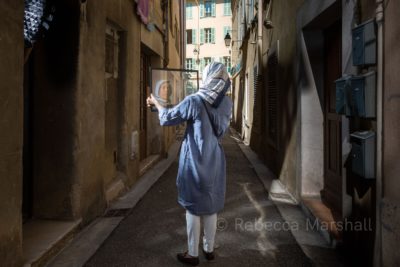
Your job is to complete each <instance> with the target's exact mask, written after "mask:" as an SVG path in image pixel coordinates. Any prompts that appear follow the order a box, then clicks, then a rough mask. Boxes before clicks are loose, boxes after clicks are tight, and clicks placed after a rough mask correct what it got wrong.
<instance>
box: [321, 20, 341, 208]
mask: <svg viewBox="0 0 400 267" xmlns="http://www.w3.org/2000/svg"><path fill="white" fill-rule="evenodd" d="M341 27H342V23H341V20H338V21H336V22H335V23H333V24H332V25H331V26H329V27H328V28H326V29H325V30H324V32H323V36H324V108H323V110H324V188H323V190H322V192H321V196H322V199H323V201H324V202H325V203H326V204H327V205H328V206H329V207H330V208H332V209H333V210H334V211H336V212H338V213H339V214H342V149H341V147H342V144H341V140H342V136H341V132H342V127H341V124H342V121H341V115H339V114H337V113H336V111H335V105H336V89H335V82H334V81H335V80H337V79H339V78H340V77H341V75H342V67H341V66H342V62H341V55H342V51H341V42H342V32H341V31H342V30H341V29H342V28H341Z"/></svg>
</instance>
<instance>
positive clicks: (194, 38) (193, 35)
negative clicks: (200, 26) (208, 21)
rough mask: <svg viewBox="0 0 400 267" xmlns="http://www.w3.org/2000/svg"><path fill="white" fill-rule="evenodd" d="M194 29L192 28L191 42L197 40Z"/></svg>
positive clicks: (195, 42)
mask: <svg viewBox="0 0 400 267" xmlns="http://www.w3.org/2000/svg"><path fill="white" fill-rule="evenodd" d="M196 37H197V36H196V29H193V30H192V43H193V44H197V40H196Z"/></svg>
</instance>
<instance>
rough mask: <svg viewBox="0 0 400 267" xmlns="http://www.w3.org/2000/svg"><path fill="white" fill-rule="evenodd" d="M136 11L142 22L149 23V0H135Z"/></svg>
mask: <svg viewBox="0 0 400 267" xmlns="http://www.w3.org/2000/svg"><path fill="white" fill-rule="evenodd" d="M136 3H137V11H136V13H137V14H138V15H139V16H140V19H141V20H142V22H143V23H144V24H147V23H149V0H136Z"/></svg>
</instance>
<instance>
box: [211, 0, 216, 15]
mask: <svg viewBox="0 0 400 267" xmlns="http://www.w3.org/2000/svg"><path fill="white" fill-rule="evenodd" d="M211 16H213V17H215V0H213V1H212V4H211Z"/></svg>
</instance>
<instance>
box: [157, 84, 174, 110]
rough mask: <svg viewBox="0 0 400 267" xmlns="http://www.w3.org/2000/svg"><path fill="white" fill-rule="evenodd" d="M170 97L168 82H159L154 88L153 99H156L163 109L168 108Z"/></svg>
mask: <svg viewBox="0 0 400 267" xmlns="http://www.w3.org/2000/svg"><path fill="white" fill-rule="evenodd" d="M171 95H172V87H171V83H170V82H169V81H168V80H160V81H158V82H157V83H156V86H155V88H154V98H155V99H157V101H158V103H160V104H161V105H162V106H163V107H170V105H171V100H170V97H171Z"/></svg>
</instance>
